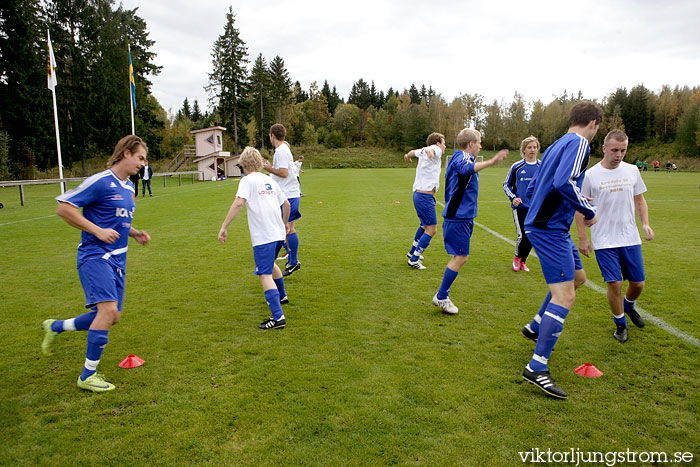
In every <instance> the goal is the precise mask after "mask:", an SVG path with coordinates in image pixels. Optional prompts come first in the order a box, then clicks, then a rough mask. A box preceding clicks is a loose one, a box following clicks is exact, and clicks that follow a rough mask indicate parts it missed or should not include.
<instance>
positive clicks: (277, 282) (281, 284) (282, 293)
mask: <svg viewBox="0 0 700 467" xmlns="http://www.w3.org/2000/svg"><path fill="white" fill-rule="evenodd" d="M272 280H273V281H275V285H276V286H277V291H279V293H280V298H284V297H286V296H287V291H286V290H284V277H280V278H279V279H272Z"/></svg>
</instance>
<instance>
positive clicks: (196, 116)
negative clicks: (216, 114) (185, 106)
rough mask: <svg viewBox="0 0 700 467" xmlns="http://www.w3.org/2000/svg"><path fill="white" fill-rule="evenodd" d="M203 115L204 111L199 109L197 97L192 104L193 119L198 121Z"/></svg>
mask: <svg viewBox="0 0 700 467" xmlns="http://www.w3.org/2000/svg"><path fill="white" fill-rule="evenodd" d="M203 117H204V116H203V115H202V111H201V110H200V109H199V102H197V99H195V100H194V103H193V104H192V121H193V122H195V123H196V122H198V121H200V120H201V119H202V118H203Z"/></svg>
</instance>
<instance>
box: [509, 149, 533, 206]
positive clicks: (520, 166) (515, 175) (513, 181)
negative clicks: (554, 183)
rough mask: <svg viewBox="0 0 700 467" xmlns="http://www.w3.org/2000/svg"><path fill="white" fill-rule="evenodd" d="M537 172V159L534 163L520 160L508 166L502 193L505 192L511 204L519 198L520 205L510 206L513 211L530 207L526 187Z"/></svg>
mask: <svg viewBox="0 0 700 467" xmlns="http://www.w3.org/2000/svg"><path fill="white" fill-rule="evenodd" d="M539 170H540V160H539V159H537V160H535V161H534V162H528V161H526V160H525V159H522V160H519V161H518V162H516V163H515V164H513V165H511V166H510V169H509V170H508V175H506V180H505V182H503V191H505V192H506V195H507V196H508V198H509V199H510V201H511V203H512V202H513V200H514V199H515V198H520V199H521V200H522V203H520V204H519V205H518V206H513V205H512V204H511V207H512V208H513V209H527V208H528V207H530V198H528V197H527V186H528V185H529V184H530V182H531V181H532V179H533V177H534V176H535V174H536V173H537V171H539Z"/></svg>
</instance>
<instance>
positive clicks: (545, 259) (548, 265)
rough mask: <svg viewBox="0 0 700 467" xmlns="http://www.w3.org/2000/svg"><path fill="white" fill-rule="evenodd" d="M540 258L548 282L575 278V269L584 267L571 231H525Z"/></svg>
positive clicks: (553, 282)
mask: <svg viewBox="0 0 700 467" xmlns="http://www.w3.org/2000/svg"><path fill="white" fill-rule="evenodd" d="M525 234H526V235H527V238H528V239H530V243H532V246H533V247H534V248H535V252H536V253H537V256H538V257H539V259H540V265H541V266H542V274H544V280H545V281H546V282H547V284H556V283H559V282H568V281H572V280H574V276H575V271H578V270H580V269H583V264H582V263H581V257H580V256H579V254H578V249H577V248H576V245H574V242H573V240H571V235H570V234H569V232H558V231H549V232H546V233H545V232H539V231H535V230H527V231H526V232H525Z"/></svg>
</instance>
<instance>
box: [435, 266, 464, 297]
mask: <svg viewBox="0 0 700 467" xmlns="http://www.w3.org/2000/svg"><path fill="white" fill-rule="evenodd" d="M457 274H459V273H458V272H457V271H453V270H452V269H450V268H445V275H444V276H442V284H440V290H438V293H437V298H438V300H444V299H446V298H447V296H448V295H449V294H450V289H451V288H452V283H453V282H454V281H455V279H457Z"/></svg>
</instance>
